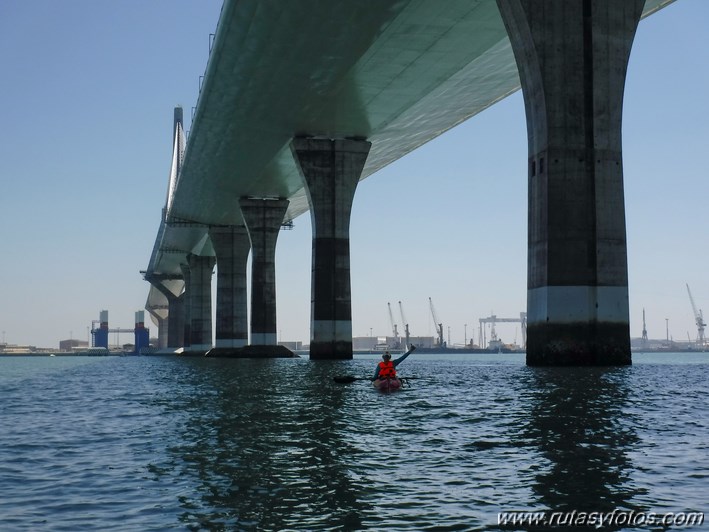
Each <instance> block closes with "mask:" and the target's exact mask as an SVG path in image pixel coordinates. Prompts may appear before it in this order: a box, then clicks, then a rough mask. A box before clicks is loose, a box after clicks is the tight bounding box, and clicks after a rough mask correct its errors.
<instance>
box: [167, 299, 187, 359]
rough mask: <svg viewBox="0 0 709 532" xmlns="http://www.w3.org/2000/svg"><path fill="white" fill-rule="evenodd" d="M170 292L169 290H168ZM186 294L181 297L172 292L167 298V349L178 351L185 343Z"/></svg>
mask: <svg viewBox="0 0 709 532" xmlns="http://www.w3.org/2000/svg"><path fill="white" fill-rule="evenodd" d="M166 292H169V290H166ZM185 299H186V298H185V293H184V292H183V293H182V294H180V295H179V296H176V295H174V294H173V293H171V292H170V295H169V296H168V298H167V306H168V311H167V347H168V348H175V349H178V348H180V347H183V346H184V341H185V334H184V331H185Z"/></svg>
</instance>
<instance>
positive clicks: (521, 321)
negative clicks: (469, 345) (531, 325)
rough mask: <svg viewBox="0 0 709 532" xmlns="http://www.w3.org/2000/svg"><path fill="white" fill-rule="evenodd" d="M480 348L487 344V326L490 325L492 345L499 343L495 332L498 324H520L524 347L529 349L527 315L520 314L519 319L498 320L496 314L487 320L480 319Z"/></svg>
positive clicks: (524, 313)
mask: <svg viewBox="0 0 709 532" xmlns="http://www.w3.org/2000/svg"><path fill="white" fill-rule="evenodd" d="M479 321H480V347H483V346H484V345H485V344H486V343H487V335H486V334H485V324H486V323H490V324H491V327H490V336H491V338H490V341H491V343H495V342H498V341H499V339H498V338H497V333H496V332H495V324H496V323H519V324H520V325H521V328H522V342H523V343H524V347H527V313H526V312H520V313H519V318H498V317H497V316H496V315H495V314H492V315H491V316H489V317H487V318H480V320H479Z"/></svg>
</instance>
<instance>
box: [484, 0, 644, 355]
mask: <svg viewBox="0 0 709 532" xmlns="http://www.w3.org/2000/svg"><path fill="white" fill-rule="evenodd" d="M497 3H498V6H499V8H500V13H501V14H502V18H503V20H504V22H505V26H506V28H507V32H508V34H509V36H510V41H511V43H512V49H513V51H514V54H515V59H516V61H517V66H518V69H519V73H520V80H521V82H522V91H523V95H524V102H525V110H526V114H527V135H528V140H529V163H528V168H529V171H528V183H529V188H528V189H529V224H528V231H529V234H528V246H529V249H528V282H527V287H528V303H527V306H528V308H527V364H529V365H624V364H630V362H631V358H630V334H629V331H630V328H629V308H628V271H627V246H626V235H625V204H624V197H623V169H622V150H621V121H622V105H623V90H624V85H625V74H626V69H627V65H628V57H629V55H630V49H631V46H632V42H633V38H634V36H635V30H636V28H637V24H638V22H639V20H640V15H641V13H642V9H643V6H644V4H645V2H644V0H624V1H622V2H618V1H616V0H577V1H560V0H497Z"/></svg>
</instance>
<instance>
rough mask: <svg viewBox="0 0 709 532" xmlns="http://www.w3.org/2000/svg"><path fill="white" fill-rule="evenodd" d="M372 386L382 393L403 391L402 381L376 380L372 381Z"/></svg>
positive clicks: (394, 379) (395, 379)
mask: <svg viewBox="0 0 709 532" xmlns="http://www.w3.org/2000/svg"><path fill="white" fill-rule="evenodd" d="M372 386H374V387H375V388H376V389H377V390H379V391H381V392H395V391H397V390H400V389H401V381H400V380H399V379H397V378H396V377H394V378H393V379H376V380H373V381H372Z"/></svg>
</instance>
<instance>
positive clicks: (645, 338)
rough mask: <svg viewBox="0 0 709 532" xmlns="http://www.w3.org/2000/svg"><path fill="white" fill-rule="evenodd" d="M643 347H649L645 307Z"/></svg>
mask: <svg viewBox="0 0 709 532" xmlns="http://www.w3.org/2000/svg"><path fill="white" fill-rule="evenodd" d="M642 341H643V347H647V327H645V309H643V338H642Z"/></svg>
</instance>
